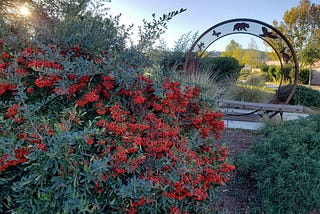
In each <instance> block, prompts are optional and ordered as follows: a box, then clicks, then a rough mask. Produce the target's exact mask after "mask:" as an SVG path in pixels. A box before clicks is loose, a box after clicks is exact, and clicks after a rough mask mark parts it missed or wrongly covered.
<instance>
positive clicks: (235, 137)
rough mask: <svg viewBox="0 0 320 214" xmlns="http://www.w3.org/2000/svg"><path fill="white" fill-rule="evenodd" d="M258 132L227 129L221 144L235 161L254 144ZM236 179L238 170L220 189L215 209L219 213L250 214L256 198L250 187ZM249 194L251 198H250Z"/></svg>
mask: <svg viewBox="0 0 320 214" xmlns="http://www.w3.org/2000/svg"><path fill="white" fill-rule="evenodd" d="M256 132H257V131H255V130H243V129H226V130H224V132H223V136H222V140H221V142H220V143H222V144H224V145H226V146H228V147H229V157H230V159H231V160H233V159H234V157H235V156H236V155H238V154H240V153H242V152H244V151H246V150H248V149H249V147H250V145H251V144H252V143H254V141H255V139H256ZM236 177H237V170H235V171H234V172H233V174H232V176H231V180H230V182H229V183H227V184H226V185H224V186H221V187H219V188H218V191H219V201H218V202H217V203H216V204H215V205H214V207H213V209H214V210H215V211H218V213H229V214H233V213H234V214H238V213H250V207H249V206H250V200H251V199H252V198H253V200H254V196H252V192H250V186H247V185H245V184H240V183H239V182H236V181H235V180H234V179H236ZM248 185H249V184H248ZM247 194H250V196H249V197H248V195H247ZM244 196H245V197H244Z"/></svg>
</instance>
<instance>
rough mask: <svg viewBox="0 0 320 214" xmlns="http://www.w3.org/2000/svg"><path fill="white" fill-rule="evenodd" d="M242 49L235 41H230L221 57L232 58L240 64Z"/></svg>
mask: <svg viewBox="0 0 320 214" xmlns="http://www.w3.org/2000/svg"><path fill="white" fill-rule="evenodd" d="M242 55H243V49H242V46H241V45H240V44H239V43H237V42H236V41H235V40H233V39H232V40H231V41H230V43H229V44H228V45H227V46H226V48H225V51H224V52H222V53H221V57H233V58H235V59H236V60H238V62H239V63H241V64H242Z"/></svg>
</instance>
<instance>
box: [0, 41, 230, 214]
mask: <svg viewBox="0 0 320 214" xmlns="http://www.w3.org/2000/svg"><path fill="white" fill-rule="evenodd" d="M53 47H54V46H53ZM7 50H9V47H7V46H6V44H5V43H4V42H3V41H2V40H0V56H1V58H0V80H1V82H0V109H1V112H0V142H1V144H0V184H1V192H0V212H2V213H45V212H55V213H170V212H171V213H180V212H191V213H210V209H209V205H210V203H211V202H210V200H211V199H212V195H213V194H214V190H215V187H217V186H218V185H222V184H223V183H225V182H227V181H228V180H229V172H230V171H231V170H233V169H234V166H233V165H231V164H229V163H228V160H227V157H228V153H227V148H226V147H223V146H215V142H216V140H217V139H219V138H220V137H221V132H222V130H223V129H224V122H223V120H222V119H221V118H222V116H223V115H222V113H220V112H216V111H214V110H213V109H210V108H208V107H207V106H206V105H205V103H204V102H201V101H200V100H199V99H198V96H199V93H200V89H199V87H188V86H185V87H183V88H182V87H181V84H180V83H179V82H173V81H170V80H169V79H167V80H165V81H164V82H162V84H161V85H158V84H156V82H155V81H153V80H152V79H151V78H147V77H145V76H143V75H142V72H143V71H144V69H143V68H142V67H141V66H136V65H131V64H125V63H118V56H117V55H116V54H112V53H110V55H108V56H106V55H105V54H101V55H98V54H96V55H94V54H90V53H86V52H85V51H83V50H82V49H81V47H78V46H76V47H70V48H66V49H63V51H62V50H59V49H56V48H52V46H50V48H48V49H45V50H41V49H33V48H25V49H23V50H21V51H18V52H16V53H14V52H8V51H7ZM88 56H90V57H88ZM111 56H113V57H111Z"/></svg>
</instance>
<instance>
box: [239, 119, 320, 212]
mask: <svg viewBox="0 0 320 214" xmlns="http://www.w3.org/2000/svg"><path fill="white" fill-rule="evenodd" d="M319 119H320V118H319V115H315V116H309V117H307V118H304V119H299V120H296V121H290V122H283V123H274V124H272V123H267V124H266V127H265V128H264V129H263V130H261V131H260V132H259V133H258V138H257V142H255V143H254V144H252V146H251V148H250V149H249V150H248V151H247V152H245V153H243V154H241V155H239V156H238V157H237V159H236V167H237V169H238V170H239V178H238V180H242V181H243V182H246V183H248V182H249V183H250V184H251V185H252V186H253V187H254V191H255V193H256V196H257V199H258V204H256V205H255V206H258V207H261V209H262V210H263V212H264V213H319V212H320V156H319V153H320V144H319V142H320V125H319V124H320V120H319Z"/></svg>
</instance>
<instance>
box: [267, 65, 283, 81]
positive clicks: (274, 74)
mask: <svg viewBox="0 0 320 214" xmlns="http://www.w3.org/2000/svg"><path fill="white" fill-rule="evenodd" d="M267 76H268V78H269V80H270V81H273V82H279V81H280V79H281V76H282V74H281V69H280V67H279V66H275V65H272V66H269V67H268V71H267Z"/></svg>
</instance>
